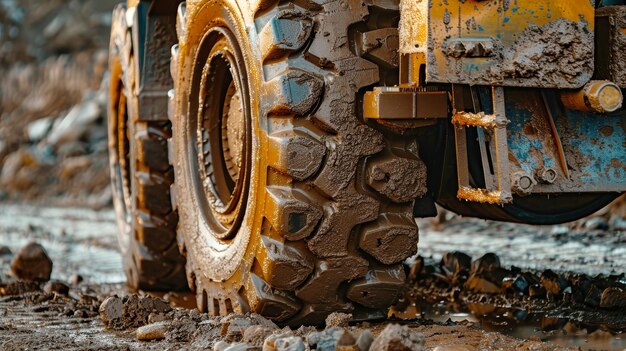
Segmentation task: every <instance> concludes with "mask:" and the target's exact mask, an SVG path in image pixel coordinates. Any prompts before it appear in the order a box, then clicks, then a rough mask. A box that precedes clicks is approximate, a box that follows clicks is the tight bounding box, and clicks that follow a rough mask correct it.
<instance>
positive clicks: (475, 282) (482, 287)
mask: <svg viewBox="0 0 626 351" xmlns="http://www.w3.org/2000/svg"><path fill="white" fill-rule="evenodd" d="M465 288H466V289H469V290H472V291H474V292H479V293H483V294H498V293H500V292H501V291H502V289H501V288H500V287H499V286H497V285H496V284H494V283H492V282H490V281H489V280H487V279H485V278H483V277H481V276H480V275H478V274H472V275H471V276H470V277H469V279H468V280H467V282H466V283H465Z"/></svg>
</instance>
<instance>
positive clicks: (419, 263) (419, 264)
mask: <svg viewBox="0 0 626 351" xmlns="http://www.w3.org/2000/svg"><path fill="white" fill-rule="evenodd" d="M423 268H424V257H422V256H417V258H416V259H415V261H413V262H412V263H411V269H410V270H409V281H412V282H414V281H416V280H417V278H419V277H420V276H421V274H422V269H423Z"/></svg>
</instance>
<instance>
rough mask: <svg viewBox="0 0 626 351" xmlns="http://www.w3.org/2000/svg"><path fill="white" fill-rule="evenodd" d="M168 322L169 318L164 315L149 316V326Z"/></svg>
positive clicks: (154, 314) (152, 314) (153, 314)
mask: <svg viewBox="0 0 626 351" xmlns="http://www.w3.org/2000/svg"><path fill="white" fill-rule="evenodd" d="M165 320H167V316H166V315H165V314H164V313H150V314H149V315H148V324H153V323H158V322H163V321H165Z"/></svg>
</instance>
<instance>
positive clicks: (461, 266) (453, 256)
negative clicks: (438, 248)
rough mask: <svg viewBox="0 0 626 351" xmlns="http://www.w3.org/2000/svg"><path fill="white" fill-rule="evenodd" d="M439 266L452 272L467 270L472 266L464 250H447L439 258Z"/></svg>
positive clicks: (470, 259)
mask: <svg viewBox="0 0 626 351" xmlns="http://www.w3.org/2000/svg"><path fill="white" fill-rule="evenodd" d="M441 266H442V267H444V268H445V269H446V270H447V271H449V272H454V273H459V272H461V271H469V270H470V269H471V267H472V258H471V257H470V256H469V255H468V254H466V253H464V252H460V251H452V252H448V253H446V254H445V255H444V256H443V257H442V258H441Z"/></svg>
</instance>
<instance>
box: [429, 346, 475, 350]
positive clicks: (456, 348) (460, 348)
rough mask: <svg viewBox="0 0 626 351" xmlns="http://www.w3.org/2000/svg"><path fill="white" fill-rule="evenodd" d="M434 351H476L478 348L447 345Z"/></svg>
mask: <svg viewBox="0 0 626 351" xmlns="http://www.w3.org/2000/svg"><path fill="white" fill-rule="evenodd" d="M433 351H476V348H475V347H474V346H470V345H446V346H437V347H435V348H434V349H433Z"/></svg>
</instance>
